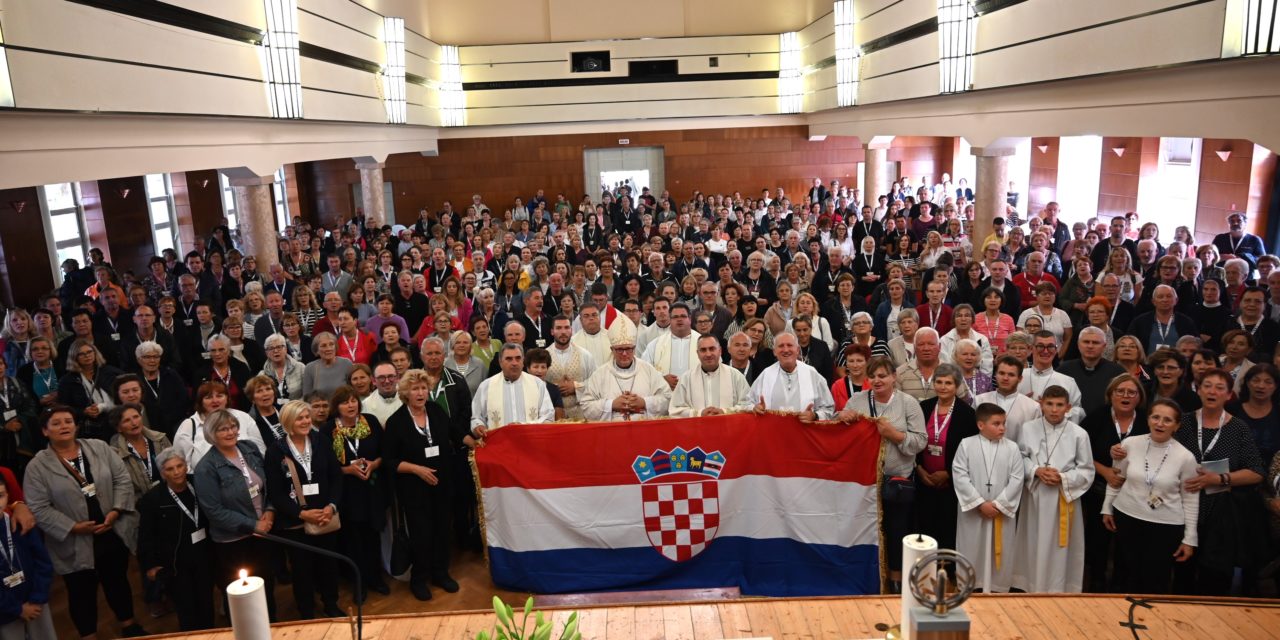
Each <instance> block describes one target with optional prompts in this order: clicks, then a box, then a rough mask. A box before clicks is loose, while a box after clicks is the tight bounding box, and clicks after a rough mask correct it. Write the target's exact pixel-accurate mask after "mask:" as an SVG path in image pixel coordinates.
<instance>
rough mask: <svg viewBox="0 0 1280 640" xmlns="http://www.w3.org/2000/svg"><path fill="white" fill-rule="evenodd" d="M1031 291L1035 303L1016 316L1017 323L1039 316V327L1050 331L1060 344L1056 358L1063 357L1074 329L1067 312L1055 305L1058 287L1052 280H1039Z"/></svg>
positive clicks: (1024, 322)
mask: <svg viewBox="0 0 1280 640" xmlns="http://www.w3.org/2000/svg"><path fill="white" fill-rule="evenodd" d="M1033 291H1034V293H1035V296H1036V299H1035V304H1034V305H1032V306H1031V307H1028V308H1027V309H1026V310H1024V311H1023V312H1022V315H1020V316H1018V324H1019V325H1022V326H1025V324H1026V320H1027V319H1028V318H1031V317H1036V318H1039V319H1040V326H1041V328H1042V329H1043V330H1045V331H1048V332H1050V333H1052V334H1053V338H1054V339H1055V340H1057V341H1058V344H1060V345H1062V346H1060V347H1058V358H1060V359H1061V358H1065V357H1066V355H1067V348H1068V347H1070V345H1071V343H1072V342H1073V340H1072V339H1071V336H1072V334H1073V333H1074V329H1073V328H1072V326H1071V318H1070V317H1069V316H1068V315H1067V312H1066V311H1063V310H1062V309H1059V308H1058V307H1056V306H1055V305H1056V304H1057V302H1058V288H1057V286H1056V285H1054V284H1053V283H1052V282H1041V283H1040V284H1038V285H1036V286H1035V289H1033Z"/></svg>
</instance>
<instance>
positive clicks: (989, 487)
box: [987, 479, 991, 493]
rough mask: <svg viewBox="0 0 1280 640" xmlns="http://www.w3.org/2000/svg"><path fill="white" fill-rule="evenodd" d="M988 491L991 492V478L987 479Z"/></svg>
mask: <svg viewBox="0 0 1280 640" xmlns="http://www.w3.org/2000/svg"><path fill="white" fill-rule="evenodd" d="M987 493H991V480H990V479H988V480H987Z"/></svg>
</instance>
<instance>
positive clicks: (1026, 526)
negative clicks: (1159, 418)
mask: <svg viewBox="0 0 1280 640" xmlns="http://www.w3.org/2000/svg"><path fill="white" fill-rule="evenodd" d="M1067 403H1068V394H1067V391H1066V390H1065V389H1063V388H1062V387H1059V386H1057V385H1051V386H1050V387H1049V388H1048V389H1047V390H1045V392H1044V397H1043V398H1041V400H1040V412H1041V413H1042V414H1043V417H1041V418H1039V419H1037V420H1032V421H1031V422H1029V423H1027V424H1024V425H1022V432H1021V433H1020V434H1018V448H1019V449H1020V450H1021V451H1022V470H1023V475H1024V476H1025V478H1024V482H1023V484H1024V486H1025V490H1024V492H1023V494H1022V506H1021V507H1020V508H1019V513H1018V536H1017V543H1016V547H1017V548H1016V550H1015V552H1014V556H1015V561H1014V569H1013V586H1014V587H1017V588H1019V589H1022V590H1023V591H1027V592H1029V593H1080V592H1081V590H1082V588H1083V586H1084V584H1083V583H1084V516H1083V512H1082V509H1081V508H1080V497H1081V496H1083V495H1084V494H1085V492H1086V491H1088V490H1089V486H1090V485H1091V484H1093V476H1094V473H1095V471H1094V467H1093V453H1092V452H1091V451H1090V449H1089V434H1088V433H1087V432H1086V431H1085V430H1084V429H1083V428H1081V427H1080V425H1078V424H1076V423H1074V422H1072V421H1071V420H1069V419H1067V417H1066V415H1067V412H1068V404H1067Z"/></svg>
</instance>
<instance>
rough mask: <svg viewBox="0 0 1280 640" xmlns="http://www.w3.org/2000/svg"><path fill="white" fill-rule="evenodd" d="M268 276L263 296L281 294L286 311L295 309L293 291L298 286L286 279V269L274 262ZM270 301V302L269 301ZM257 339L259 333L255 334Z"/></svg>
mask: <svg viewBox="0 0 1280 640" xmlns="http://www.w3.org/2000/svg"><path fill="white" fill-rule="evenodd" d="M267 276H268V278H269V280H267V282H265V283H263V285H262V295H264V296H265V295H268V294H270V293H271V292H273V291H274V292H276V293H279V294H280V297H281V298H282V299H284V309H285V310H292V309H293V290H294V289H295V288H296V287H297V286H298V285H297V283H295V282H294V281H292V280H289V279H288V278H285V277H284V267H283V266H281V265H280V263H278V262H273V263H271V264H270V265H268V266H267ZM268 301H269V300H268ZM253 335H254V337H257V335H258V334H257V333H254V334H253Z"/></svg>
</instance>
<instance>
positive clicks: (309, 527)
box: [284, 456, 342, 536]
mask: <svg viewBox="0 0 1280 640" xmlns="http://www.w3.org/2000/svg"><path fill="white" fill-rule="evenodd" d="M284 463H285V464H287V465H289V476H290V477H291V478H293V490H294V492H295V494H296V495H297V496H298V500H300V501H301V502H300V503H299V506H301V507H302V508H303V509H305V508H307V497H306V496H305V495H303V493H302V481H301V480H299V479H298V468H297V467H296V466H294V464H293V458H290V457H288V456H285V458H284ZM341 528H342V518H341V517H340V516H339V515H338V514H337V513H334V514H333V517H332V518H329V523H328V524H314V523H311V522H306V521H305V520H304V521H303V522H302V532H303V533H305V534H307V535H309V536H322V535H324V534H326V533H333V532H334V531H337V530H338V529H341Z"/></svg>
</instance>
